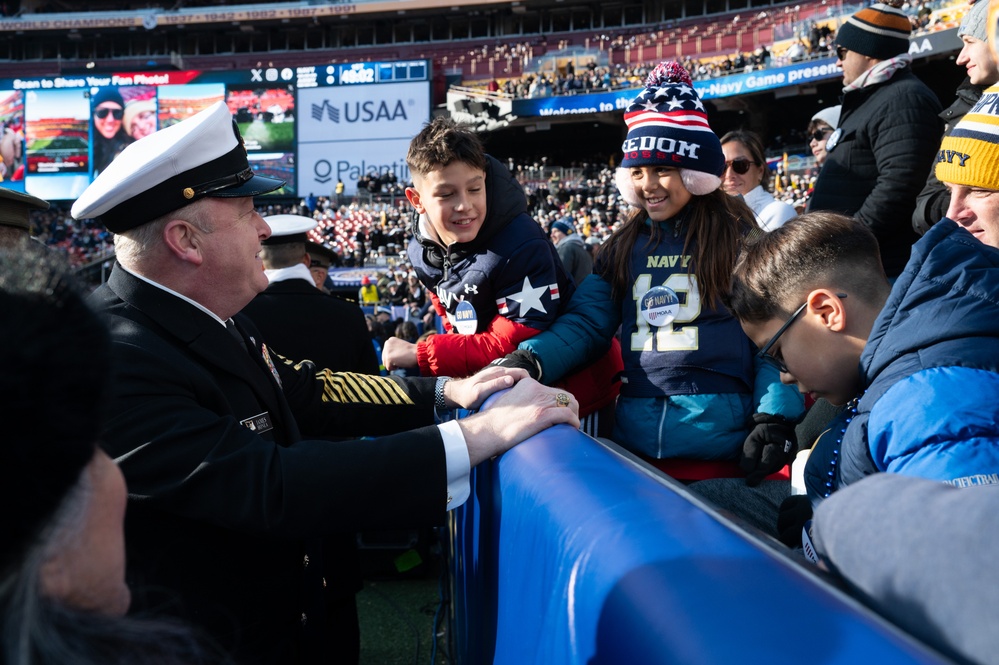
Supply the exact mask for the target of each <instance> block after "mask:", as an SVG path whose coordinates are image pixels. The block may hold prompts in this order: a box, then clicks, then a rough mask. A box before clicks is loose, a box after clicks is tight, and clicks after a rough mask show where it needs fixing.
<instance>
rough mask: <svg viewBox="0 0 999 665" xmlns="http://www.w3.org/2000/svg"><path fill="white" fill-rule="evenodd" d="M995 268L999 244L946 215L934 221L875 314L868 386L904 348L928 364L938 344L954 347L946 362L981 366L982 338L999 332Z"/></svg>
mask: <svg viewBox="0 0 999 665" xmlns="http://www.w3.org/2000/svg"><path fill="white" fill-rule="evenodd" d="M997 268H999V250H997V249H995V248H993V247H989V246H988V245H985V244H984V243H982V242H980V241H978V240H977V239H975V237H974V236H972V235H971V234H970V233H968V232H967V231H965V230H964V229H962V228H961V227H960V226H958V225H957V224H955V223H954V222H953V221H951V220H949V219H946V218H944V219H943V220H941V221H940V222H939V223H937V224H935V225H933V227H931V228H930V230H929V231H928V232H927V233H926V235H925V236H923V237H922V239H920V240H919V242H917V243H916V244H915V245H913V247H912V256H911V258H910V259H909V262H908V264H906V266H905V270H904V271H903V272H902V274H901V275H900V276H899V278H898V280H897V281H896V282H895V285H894V287H893V288H892V290H891V293H890V294H889V296H888V301H887V302H886V303H885V306H884V308H883V309H882V310H881V314H879V315H878V318H877V319H876V320H875V322H874V327H873V329H872V330H871V335H870V337H869V338H868V340H867V345H866V346H865V348H864V352H863V353H862V354H861V357H860V366H861V370H862V371H863V376H864V384H865V386H870V385H871V383H873V382H874V381H875V380H876V379H877V378H878V376H879V374H881V372H882V371H884V370H885V369H886V368H887V367H888V366H889V365H891V364H892V363H893V362H895V361H896V360H898V359H899V358H901V357H902V356H905V355H909V354H916V357H918V358H920V364H923V365H925V364H927V362H928V361H929V359H931V358H933V357H934V355H935V352H934V351H933V350H932V349H933V347H934V346H938V348H942V347H944V346H945V347H946V348H948V349H951V351H949V352H948V353H947V355H948V356H949V357H948V364H951V365H967V366H980V365H981V360H982V359H981V358H980V357H978V356H980V355H981V353H982V352H981V350H980V349H981V341H982V338H992V339H994V338H997V337H999V326H996V321H999V297H997V296H996V294H997V293H999V270H997ZM976 340H977V341H976ZM945 343H947V344H945ZM954 348H957V349H958V350H959V351H960V353H958V354H957V355H956V356H955V355H953V353H954V351H953V349H954ZM976 350H977V351H976ZM933 364H937V363H933Z"/></svg>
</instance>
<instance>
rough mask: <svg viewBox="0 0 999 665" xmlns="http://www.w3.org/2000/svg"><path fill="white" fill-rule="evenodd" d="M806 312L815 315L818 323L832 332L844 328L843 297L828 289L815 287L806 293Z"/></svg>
mask: <svg viewBox="0 0 999 665" xmlns="http://www.w3.org/2000/svg"><path fill="white" fill-rule="evenodd" d="M805 302H806V303H808V307H807V309H806V312H805V313H806V314H807V315H809V316H813V317H816V319H817V320H818V321H819V324H820V325H822V326H824V327H826V328H828V329H829V330H831V331H832V332H843V331H844V330H845V329H846V306H845V305H844V303H843V299H842V298H840V297H839V296H838V295H836V292H835V291H830V290H829V289H815V290H814V291H812V292H811V293H809V294H808V298H807V300H806V301H805Z"/></svg>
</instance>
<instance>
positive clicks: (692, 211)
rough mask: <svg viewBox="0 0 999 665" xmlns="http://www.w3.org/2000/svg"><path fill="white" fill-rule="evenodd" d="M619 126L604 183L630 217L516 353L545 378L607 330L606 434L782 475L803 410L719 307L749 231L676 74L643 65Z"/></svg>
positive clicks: (655, 454) (748, 218) (660, 452)
mask: <svg viewBox="0 0 999 665" xmlns="http://www.w3.org/2000/svg"><path fill="white" fill-rule="evenodd" d="M624 120H625V123H626V124H627V126H628V134H627V138H626V139H625V141H624V143H623V145H622V151H623V153H624V156H623V159H622V160H621V167H620V168H619V169H617V174H616V175H617V187H618V189H619V190H620V193H621V196H622V198H623V199H624V200H625V201H627V202H628V203H629V204H630V205H631V206H633V210H632V212H631V214H630V215H629V216H628V218H627V220H626V221H625V222H624V223H623V225H622V226H621V228H620V229H618V230H617V231H616V232H615V233H614V234H613V235H612V236H611V237H610V238H609V239H608V240H607V241H606V242H605V243H604V245H603V247H602V248H601V251H600V255H599V257H598V259H597V263H596V267H595V270H594V273H595V274H594V275H591V276H589V277H587V278H586V280H584V281H583V283H582V284H581V286H580V288H579V289H578V290H577V291H576V294H575V295H574V296H573V298H572V301H571V302H570V303H569V306H568V311H567V312H566V313H565V314H564V315H563V316H561V317H560V318H559V319H558V320H557V321H556V322H555V324H554V325H553V326H552V327H551V328H549V330H548V331H547V332H543V333H541V334H539V335H537V336H535V337H533V338H532V339H530V340H528V341H526V342H524V343H522V344H521V346H520V348H521V349H527V350H529V351H530V352H531V353H532V354H533V355H534V356H535V357H536V359H537V360H538V362H539V364H540V366H541V370H542V377H543V379H544V380H545V381H546V382H550V381H555V380H557V379H558V378H559V377H560V376H561V375H562V373H563V372H565V371H566V370H568V369H569V368H571V367H573V366H574V365H578V364H579V363H580V362H583V361H584V359H586V358H592V357H594V355H595V354H596V352H597V350H598V349H599V348H601V345H605V344H606V342H607V340H608V339H610V338H611V337H612V336H613V334H614V332H615V331H616V330H617V329H618V327H619V326H620V327H621V333H620V335H621V346H622V349H623V354H624V365H625V369H624V372H623V379H622V386H621V395H620V397H619V399H618V402H617V409H616V421H615V426H614V431H613V435H612V438H613V439H614V440H615V441H617V442H618V443H620V444H621V445H623V446H625V447H626V448H628V449H630V450H632V451H634V452H637V453H639V454H642V455H644V456H646V457H651V458H688V459H689V458H693V459H700V460H705V459H730V460H737V459H740V458H742V459H741V463H742V466H743V469H744V470H745V471H746V472H748V474H749V475H748V478H747V481H748V482H750V483H751V484H754V485H755V484H757V483H758V482H759V481H760V480H762V479H763V478H764V477H765V476H766V475H768V474H769V473H771V472H773V471H777V470H778V469H780V468H782V467H783V466H784V464H785V462H786V461H787V459H788V455H789V454H791V453H792V450H791V449H792V448H793V441H794V426H793V423H794V422H795V421H796V420H797V419H798V418H799V417H800V416H801V413H802V411H803V402H802V398H801V395H800V394H799V393H798V391H797V390H796V389H793V388H790V387H788V386H783V385H782V384H781V383H780V380H779V375H778V373H777V371H776V370H774V369H771V368H767V367H766V366H765V365H764V364H763V363H761V362H759V361H758V360H756V359H755V352H756V350H755V348H754V347H753V345H752V342H750V340H749V338H748V337H746V335H745V333H744V332H743V331H742V328H741V327H740V326H739V323H738V321H737V320H736V319H735V318H734V317H733V316H732V315H731V314H729V312H728V310H727V309H726V308H725V306H724V305H723V304H722V300H723V297H724V296H725V294H726V291H727V290H728V285H729V280H730V278H731V275H732V269H733V267H734V265H735V261H736V256H737V255H738V253H739V248H740V246H741V243H742V242H743V240H744V239H745V238H746V237H747V236H748V235H751V234H756V233H761V231H759V230H758V229H757V227H756V224H755V223H754V217H753V213H752V211H751V210H750V209H749V208H748V207H747V206H746V204H745V203H744V202H743V201H742V199H741V198H739V197H733V196H729V195H727V194H726V193H725V192H724V191H723V190H721V189H720V185H721V179H720V177H719V176H720V175H721V174H722V173H723V171H724V169H725V157H724V155H723V153H722V148H721V144H720V142H719V140H718V137H717V136H716V135H715V134H714V132H712V131H711V128H710V126H709V125H708V120H707V114H706V112H705V109H704V105H703V104H702V103H701V100H700V99H699V97H698V95H697V92H696V91H695V90H694V88H693V85H692V83H691V79H690V76H689V75H688V74H687V72H686V71H685V70H684V69H683V67H681V66H680V65H679V64H678V63H676V62H664V63H662V64H660V65H659V66H658V67H656V68H655V69H654V70H653V71H652V73H651V74H650V75H649V77H648V80H647V81H646V85H645V88H644V89H643V90H642V91H641V92H640V93H639V95H638V96H637V97H636V98H635V100H634V101H633V102H632V103H631V105H630V106H629V107H628V108H627V110H626V111H625V114H624Z"/></svg>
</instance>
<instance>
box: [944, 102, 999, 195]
mask: <svg viewBox="0 0 999 665" xmlns="http://www.w3.org/2000/svg"><path fill="white" fill-rule="evenodd" d="M936 174H937V180H939V181H940V182H948V183H951V184H953V185H965V186H967V187H981V188H983V189H995V190H999V85H994V86H992V87H991V88H989V89H987V90H986V91H985V93H984V94H983V95H982V98H981V99H979V100H978V103H977V104H975V106H974V107H973V108H972V109H971V110H970V111H968V113H967V114H965V116H964V117H963V118H962V119H961V122H959V123H957V125H956V126H955V127H954V131H952V132H951V133H950V135H949V136H945V137H944V139H943V141H942V142H941V144H940V152H939V153H937V165H936Z"/></svg>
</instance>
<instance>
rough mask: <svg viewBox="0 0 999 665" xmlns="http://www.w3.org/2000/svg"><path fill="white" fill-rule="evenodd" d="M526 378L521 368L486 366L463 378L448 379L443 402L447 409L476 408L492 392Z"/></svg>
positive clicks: (525, 373)
mask: <svg viewBox="0 0 999 665" xmlns="http://www.w3.org/2000/svg"><path fill="white" fill-rule="evenodd" d="M526 378H527V372H526V371H524V370H522V369H513V368H509V367H493V366H487V367H486V368H485V369H482V370H479V371H478V372H476V373H475V374H473V375H472V376H470V377H467V378H465V379H453V380H451V381H448V382H447V384H446V385H445V386H444V404H446V405H447V407H448V408H449V409H453V408H455V407H460V408H462V409H477V408H479V406H481V405H482V403H483V402H484V401H486V398H487V397H489V396H490V395H492V394H493V393H494V392H496V391H498V390H505V389H506V388H509V387H510V386H512V385H513V384H515V383H517V382H518V381H520V380H521V379H526Z"/></svg>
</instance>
